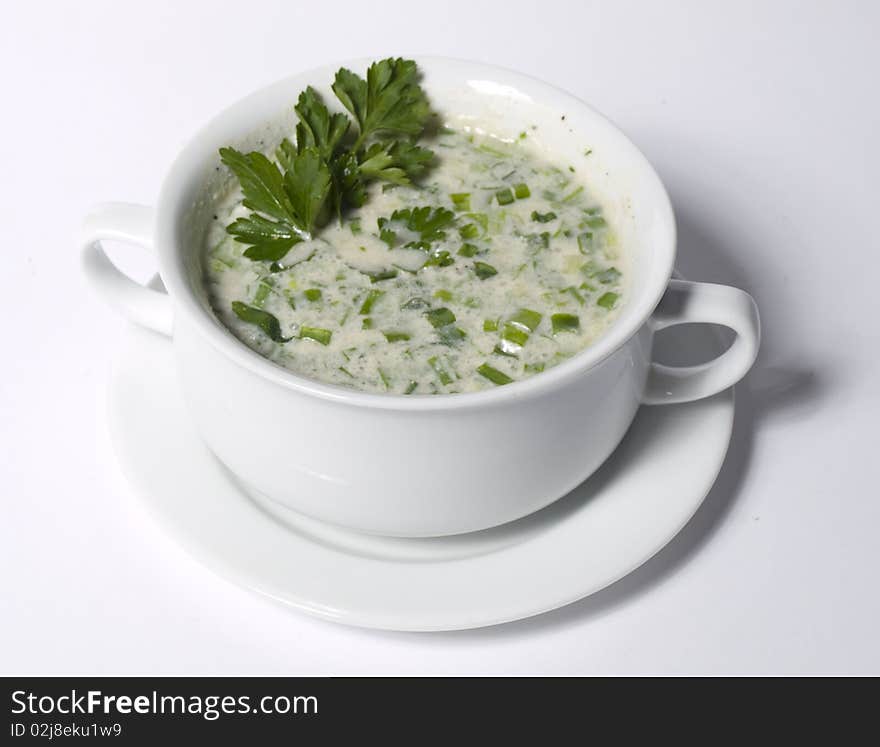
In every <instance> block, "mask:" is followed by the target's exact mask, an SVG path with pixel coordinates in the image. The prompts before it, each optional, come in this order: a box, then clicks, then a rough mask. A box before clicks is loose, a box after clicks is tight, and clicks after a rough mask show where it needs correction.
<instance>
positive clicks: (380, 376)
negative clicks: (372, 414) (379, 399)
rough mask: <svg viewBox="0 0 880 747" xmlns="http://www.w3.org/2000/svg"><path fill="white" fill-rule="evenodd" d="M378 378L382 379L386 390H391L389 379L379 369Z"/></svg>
mask: <svg viewBox="0 0 880 747" xmlns="http://www.w3.org/2000/svg"><path fill="white" fill-rule="evenodd" d="M379 378H380V379H382V383H383V384H384V385H385V388H386V389H390V388H391V379H390V378H389V376H388V374H386V373H385V372H384V371H383V370H382V369H381V368H380V369H379Z"/></svg>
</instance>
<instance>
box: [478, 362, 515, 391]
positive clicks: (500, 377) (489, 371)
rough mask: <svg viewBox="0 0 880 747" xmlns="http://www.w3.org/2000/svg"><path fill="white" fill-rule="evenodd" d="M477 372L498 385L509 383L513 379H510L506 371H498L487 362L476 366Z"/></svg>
mask: <svg viewBox="0 0 880 747" xmlns="http://www.w3.org/2000/svg"><path fill="white" fill-rule="evenodd" d="M477 373H478V374H480V376H483V377H484V378H487V379H489V381H491V382H492V383H493V384H497V385H498V386H503V385H504V384H509V383H510V382H512V381H513V379H511V378H510V377H509V376H508V375H507V374H506V373H504V372H502V371H499V370H498V369H497V368H492V366H490V365H489V364H488V363H484V364H483V365H482V366H479V367H478V368H477Z"/></svg>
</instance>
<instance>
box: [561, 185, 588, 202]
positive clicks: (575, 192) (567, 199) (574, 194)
mask: <svg viewBox="0 0 880 747" xmlns="http://www.w3.org/2000/svg"><path fill="white" fill-rule="evenodd" d="M583 191H584V186H583V185H581V186H580V187H578V188H577V189H575V190H573V191H571V192H569V193H568V194H567V195H566V196H565V197H563V198H562V202H571V201H572V200H573V199H574V198H575V197H577V196H578V195H579V194H580V193H581V192H583Z"/></svg>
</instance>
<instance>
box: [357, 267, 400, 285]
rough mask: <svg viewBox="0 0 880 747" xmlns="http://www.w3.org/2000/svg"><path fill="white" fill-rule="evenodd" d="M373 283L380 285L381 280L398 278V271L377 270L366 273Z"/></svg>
mask: <svg viewBox="0 0 880 747" xmlns="http://www.w3.org/2000/svg"><path fill="white" fill-rule="evenodd" d="M364 275H366V276H367V277H368V278H370V282H371V283H378V282H379V281H380V280H391V278H396V277H397V270H394V269H391V270H377V271H375V272H365V273H364Z"/></svg>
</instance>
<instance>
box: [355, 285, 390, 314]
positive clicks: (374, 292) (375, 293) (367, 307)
mask: <svg viewBox="0 0 880 747" xmlns="http://www.w3.org/2000/svg"><path fill="white" fill-rule="evenodd" d="M384 295H385V291H383V290H379V289H378V288H373V289H371V290H370V292H369V293H367V297H366V298H365V299H364V302H363V303H362V304H361V308H360V311H358V313H359V314H363V315H365V316H366V315H367V314H369V313H370V312H371V311H372V310H373V304H374V303H376V301H378V300H379V299H380V298H381V297H382V296H384Z"/></svg>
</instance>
